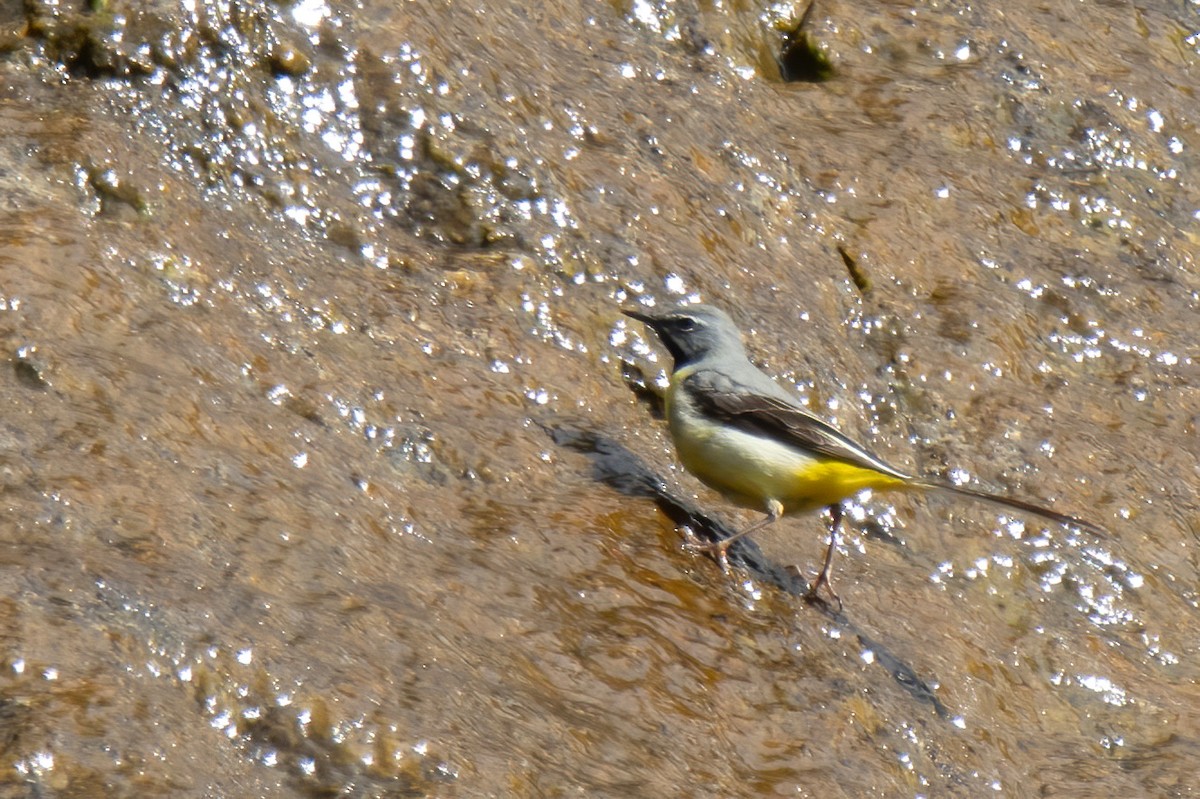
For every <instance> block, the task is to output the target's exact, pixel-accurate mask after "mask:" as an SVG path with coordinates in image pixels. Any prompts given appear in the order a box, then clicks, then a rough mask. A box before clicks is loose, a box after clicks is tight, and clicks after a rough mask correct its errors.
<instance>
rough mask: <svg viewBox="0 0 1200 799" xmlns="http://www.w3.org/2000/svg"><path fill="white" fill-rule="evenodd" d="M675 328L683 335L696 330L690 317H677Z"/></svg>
mask: <svg viewBox="0 0 1200 799" xmlns="http://www.w3.org/2000/svg"><path fill="white" fill-rule="evenodd" d="M675 327H677V328H679V329H680V330H682V331H683V332H684V333H690V332H691V331H693V330H695V329H696V320H695V319H693V318H692V317H690V316H681V317H679V321H678V322H676V323H675Z"/></svg>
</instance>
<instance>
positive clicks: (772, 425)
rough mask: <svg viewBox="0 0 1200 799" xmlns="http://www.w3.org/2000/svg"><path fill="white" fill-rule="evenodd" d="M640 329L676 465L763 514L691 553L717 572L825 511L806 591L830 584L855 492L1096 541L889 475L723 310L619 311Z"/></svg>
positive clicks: (1061, 519) (931, 482)
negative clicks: (988, 514)
mask: <svg viewBox="0 0 1200 799" xmlns="http://www.w3.org/2000/svg"><path fill="white" fill-rule="evenodd" d="M622 313H624V314H625V315H626V316H630V317H632V318H634V319H637V320H638V321H640V322H644V323H646V324H647V325H649V326H650V328H651V329H652V330H654V332H655V333H657V334H658V337H659V338H660V339H662V343H663V344H664V345H665V346H666V348H667V350H669V351H670V353H671V357H672V358H674V360H675V367H674V370H673V371H672V373H671V384H670V387H669V388H668V389H667V392H666V397H665V401H666V416H667V421H668V423H669V425H670V429H671V439H672V440H673V441H674V442H675V450H676V452H677V453H678V454H679V459H680V460H681V461H682V462H683V465H684V467H686V468H687V470H688V471H689V472H691V473H692V474H694V475H695V476H696V477H698V478H700V480H701V481H702V482H703V483H705V484H706V485H708V486H709V487H711V488H714V489H716V490H717V491H719V492H720V493H721V494H723V495H724V496H725V497H726V498H727V499H729V500H730V501H731V502H734V503H735V504H738V505H741V506H742V507H746V508H755V509H757V510H761V511H763V512H765V513H766V514H767V517H766V518H765V519H761V520H759V521H757V522H755V523H754V524H751V525H750V526H749V527H747V528H746V529H744V530H741V531H739V532H737V533H734V534H733V535H731V536H729V537H728V538H724V539H722V540H720V541H716V542H714V543H711V544H701V545H699V546H698V548H700V549H704V550H707V551H709V552H714V553H716V555H717V556H718V559H719V560H720V562H721V564H722V566H723V567H725V568H726V569H727V568H728V561H727V559H726V557H725V553H726V550H728V549H729V546H730V545H731V544H732V543H733V542H734V541H737V540H738V539H739V538H743V537H745V536H747V535H750V534H751V533H753V532H756V531H758V530H761V529H763V528H764V527H766V526H767V525H769V524H773V523H774V522H776V521H778V520H779V518H780V517H781V516H782V515H783V514H784V513H796V512H800V511H810V510H816V509H818V508H828V509H829V513H830V516H831V517H832V522H831V523H830V527H829V548H828V549H826V550H825V563H824V565H823V566H822V567H821V572H820V574H819V575H817V579H816V581H815V582H814V583H813V584H812V586H811V587H810V588H809V590H808V593H807V594H806V596H807V598H809V599H817V598H818V597H817V591H818V590H819V589H820V587H821V586H822V585H824V586H825V588H826V590H828V591H829V595H830V596H831V597H833V598H834V599H835V600H837V602H838V604H839V605H840V604H841V600H840V599H839V598H838V595H837V594H836V593H835V592H834V590H833V585H832V583H831V582H830V574H829V571H830V569H829V567H830V563H831V562H832V559H833V551H834V547H835V546H836V545H837V531H838V526H839V524H840V522H841V518H842V505H841V503H842V502H843V501H844V500H846V499H848V498H849V497H852V496H854V495H855V494H857V493H859V492H860V491H862V490H864V489H868V488H869V489H872V490H877V491H878V490H895V489H936V490H939V491H948V492H953V493H955V494H962V495H964V496H968V497H973V498H975V499H980V500H985V501H987V502H993V503H996V504H998V505H1004V506H1007V507H1010V508H1015V509H1017V510H1021V511H1025V512H1027V513H1033V514H1036V515H1038V516H1041V517H1044V518H1046V519H1049V520H1050V521H1053V522H1057V523H1059V524H1065V525H1073V526H1075V527H1079V528H1082V529H1086V530H1089V531H1092V532H1093V533H1097V534H1102V532H1103V531H1102V530H1101V529H1100V528H1099V527H1097V526H1096V525H1094V524H1091V523H1089V522H1085V521H1083V520H1081V519H1077V518H1075V517H1074V516H1068V515H1066V514H1063V513H1058V512H1057V511H1052V510H1050V509H1048V508H1043V507H1040V506H1038V505H1034V504H1032V503H1030V502H1025V501H1024V500H1020V499H1014V498H1012V497H1003V496H999V495H997V494H990V493H987V492H986V491H978V490H976V489H973V488H964V487H962V486H957V485H953V484H951V483H948V482H940V481H938V480H937V479H936V478H926V477H913V476H911V475H907V474H904V473H903V472H901V471H899V470H897V469H894V468H892V467H891V466H889V465H887V464H886V463H884V462H883V461H882V460H880V459H879V458H878V457H876V456H875V455H872V454H871V453H870V452H869V451H867V450H866V449H865V448H864V447H862V446H861V445H859V444H856V443H854V442H853V441H851V440H850V439H849V438H847V437H846V436H844V435H842V434H841V433H840V432H838V431H837V430H836V429H834V428H833V427H831V426H830V425H828V424H826V423H825V422H822V421H821V420H820V419H818V418H816V417H815V416H813V415H812V414H811V413H809V412H808V411H807V410H806V409H805V408H803V407H802V406H801V405H800V404H799V403H798V402H797V401H796V399H795V398H794V397H793V396H792V395H791V394H790V393H788V392H787V391H785V390H784V389H782V388H781V387H780V386H779V384H778V383H776V382H775V381H774V380H772V379H771V378H770V377H768V376H767V375H766V374H765V373H764V372H762V371H761V370H759V368H758V367H756V366H755V365H754V364H752V363H751V362H750V361H749V359H748V358H747V357H746V350H745V348H744V347H743V345H742V335H741V333H740V332H739V331H738V329H737V326H736V325H734V323H733V320H732V319H730V318H729V315H728V314H726V313H725V312H724V311H722V310H720V309H718V308H714V307H712V306H708V305H689V306H686V307H681V308H676V309H673V310H666V311H661V312H655V313H650V312H647V311H632V310H626V311H622Z"/></svg>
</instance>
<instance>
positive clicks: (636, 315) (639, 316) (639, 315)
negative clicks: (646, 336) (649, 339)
mask: <svg viewBox="0 0 1200 799" xmlns="http://www.w3.org/2000/svg"><path fill="white" fill-rule="evenodd" d="M621 313H623V314H625V315H626V316H628V317H629V318H631V319H636V320H638V321H639V322H645V323H646V324H648V325H650V327H654V326H656V325H658V324H660V323H661V322H662V320H661V319H659V318H658V317H657V316H654V315H653V314H649V313H645V312H643V311H635V310H633V309H631V308H622V309H621Z"/></svg>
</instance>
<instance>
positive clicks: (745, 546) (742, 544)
mask: <svg viewBox="0 0 1200 799" xmlns="http://www.w3.org/2000/svg"><path fill="white" fill-rule="evenodd" d="M542 429H543V430H544V431H545V432H546V434H547V435H548V436H549V437H550V439H551V440H552V441H553V442H554V443H555V444H556V445H557V446H560V447H563V448H564V449H569V450H573V451H575V452H579V453H582V454H583V455H585V456H587V457H588V458H589V459H590V460H591V463H592V476H593V477H594V478H595V479H596V480H597V481H598V482H601V483H604V484H605V485H607V486H609V487H611V488H613V489H615V490H617V491H618V492H620V493H621V494H624V495H625V496H628V497H640V498H645V499H653V500H654V501H655V502H656V503H657V504H658V507H659V509H660V510H662V512H663V513H665V514H666V516H667V518H669V519H670V520H671V521H672V522H674V523H675V524H676V525H677V526H679V527H685V526H686V527H687V528H688V529H689V530H691V532H692V535H694V536H695V537H696V538H698V539H700V540H701V541H705V542H714V541H719V540H721V539H724V538H728V537H729V536H730V535H732V534H733V533H734V530H732V529H730V528H729V527H728V526H726V525H724V524H722V523H721V522H719V521H717V520H716V519H713V518H712V517H711V516H708V515H706V514H705V513H704V512H702V511H701V510H700V508H699V507H698V506H696V505H695V504H693V503H691V502H689V501H687V500H686V499H682V498H680V497H678V496H676V495H674V494H672V493H671V492H670V491H669V490H668V489H667V483H666V481H665V480H663V479H662V478H661V477H660V476H659V475H658V474H657V473H655V472H654V470H652V469H651V468H650V467H649V466H647V465H646V463H645V462H644V461H643V460H642V459H641V458H639V457H638V456H637V455H635V454H634V453H633V452H632V451H630V450H629V449H628V448H626V447H625V446H623V445H622V444H620V443H619V442H617V441H615V440H614V439H612V438H609V437H608V436H605V435H604V434H602V433H599V432H597V431H595V430H591V429H588V428H587V427H585V426H580V425H571V424H555V425H546V424H543V425H542ZM727 555H728V558H729V564H730V566H732V567H733V568H735V569H741V570H744V571H746V572H748V573H749V574H751V575H752V576H753V577H754V578H755V579H756V580H757V581H759V582H761V583H765V584H767V585H770V586H772V587H774V588H775V589H777V590H779V591H781V592H783V593H785V594H788V595H790V596H793V597H795V598H797V599H803V600H804V601H805V602H806V604H807V605H808V606H809V607H811V608H813V609H814V610H815V611H817V612H819V613H821V614H823V615H824V616H826V617H827V618H828V619H830V620H831V621H834V622H836V623H838V624H839V625H841V626H842V627H843V628H844V629H845V630H846V631H848V632H850V633H851V634H853V635H854V636H855V637H856V638H857V639H858V642H859V643H860V644H861V645H862V646H863V648H864V649H868V650H870V651H871V652H872V654H873V656H874V663H875V664H876V665H878V666H879V667H880V668H882V669H884V670H885V671H886V672H887V673H888V674H889V675H890V676H891V678H892V679H893V680H894V681H895V682H896V683H897V684H898V685H899V686H900V687H901V688H903V689H904V691H905V692H907V693H908V694H909V695H910V696H912V697H913V698H914V699H916V700H918V701H920V702H921V703H922V704H926V705H928V706H929V707H931V708H932V709H933V711H934V712H935V713H936V714H937V715H938V716H939V717H941V718H943V719H949V718H950V717H951V713H950V711H949V710H948V709H947V708H946V706H945V705H944V704H943V703H942V701H941V700H940V699H938V697H937V695H936V694H935V693H934V690H933V688H931V687H930V685H929V683H928V682H927V681H926V680H924V679H922V678H921V676H920V675H919V674H918V673H917V671H916V669H914V668H913V667H912V666H911V665H910V664H909V663H908V662H906V661H905V660H903V659H902V658H900V657H898V656H897V655H895V654H894V653H892V652H891V651H890V650H889V649H888V647H887V646H885V645H884V644H882V643H881V642H880V641H878V640H877V639H875V638H874V637H872V636H871V635H870V634H868V633H867V632H865V631H864V630H862V629H860V628H859V626H858V625H857V624H855V622H854V621H853V620H852V619H851V618H850V617H848V616H847V615H846V613H845V611H844V609H843V608H835V607H834V606H833V605H830V604H829V603H828V602H825V601H824V600H819V599H813V598H812V597H811V595H810V594H809V584H808V582H807V581H806V580H805V579H804V578H803V577H802V576H800V574H799V573H798V570H797V569H796V567H795V566H792V565H786V566H785V565H782V564H780V563H778V562H776V561H774V560H772V559H770V558H768V557H767V556H766V554H764V553H763V551H762V549H760V548H759V546H758V545H757V544H755V543H754V542H753V541H752V540H750V539H749V538H743V539H739V540H738V541H735V542H734V543H733V544H732V545H731V546H730V547H729V551H728V553H727Z"/></svg>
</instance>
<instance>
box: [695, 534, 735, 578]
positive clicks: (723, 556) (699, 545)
mask: <svg viewBox="0 0 1200 799" xmlns="http://www.w3.org/2000/svg"><path fill="white" fill-rule="evenodd" d="M732 543H733V539H732V538H722V539H721V540H720V541H701V540H700V538H699V537H697V535H696V534H695V533H694V532H692V530H691V528H690V527H684V528H683V548H684V549H686V550H688V551H690V552H702V553H704V554H706V555H712V556H713V559H714V560H716V562H717V563H718V564H720V566H721V571H723V572H725V573H726V574H729V573H730V572H731V571H732V569H731V568H730V566H729V556H728V554H727V553H728V552H729V545H730V544H732Z"/></svg>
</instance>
